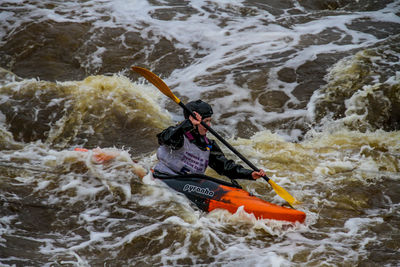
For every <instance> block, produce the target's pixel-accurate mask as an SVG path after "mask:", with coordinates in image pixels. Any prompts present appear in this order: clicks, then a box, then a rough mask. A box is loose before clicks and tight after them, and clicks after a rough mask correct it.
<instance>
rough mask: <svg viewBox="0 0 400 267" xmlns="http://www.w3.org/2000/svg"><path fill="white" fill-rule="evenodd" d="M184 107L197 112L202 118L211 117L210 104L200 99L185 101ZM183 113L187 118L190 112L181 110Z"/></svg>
mask: <svg viewBox="0 0 400 267" xmlns="http://www.w3.org/2000/svg"><path fill="white" fill-rule="evenodd" d="M186 107H187V108H188V109H189V110H191V111H192V112H193V111H196V112H197V113H199V114H200V115H201V118H202V119H205V118H208V117H211V115H212V114H213V110H212V108H211V106H210V105H209V104H207V103H206V102H203V101H201V100H200V99H199V100H196V101H192V102H189V103H187V104H186ZM183 115H184V116H185V119H187V118H189V115H190V114H189V113H188V112H187V111H186V110H183Z"/></svg>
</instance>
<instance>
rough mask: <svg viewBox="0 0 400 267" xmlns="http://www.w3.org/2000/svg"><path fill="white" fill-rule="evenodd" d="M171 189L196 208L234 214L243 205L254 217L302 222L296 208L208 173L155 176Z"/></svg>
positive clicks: (301, 213)
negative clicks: (273, 201) (257, 194)
mask: <svg viewBox="0 0 400 267" xmlns="http://www.w3.org/2000/svg"><path fill="white" fill-rule="evenodd" d="M156 178H157V179H160V180H162V181H163V182H164V183H166V184H167V185H168V186H169V187H171V188H172V189H174V190H176V191H178V192H181V193H183V194H184V195H185V196H186V197H187V198H188V199H189V200H191V201H192V202H193V203H194V204H196V206H197V207H199V208H200V209H201V210H203V211H207V212H210V211H212V210H215V209H225V210H227V211H229V212H231V213H235V212H236V211H237V209H238V208H239V207H241V206H243V208H244V210H245V211H246V212H247V213H252V214H254V216H255V217H256V218H257V219H273V220H279V221H287V222H292V223H295V222H299V223H303V222H304V220H305V218H306V214H305V213H304V212H302V211H300V210H295V209H292V208H287V207H282V206H279V205H276V204H273V203H270V202H268V201H265V200H262V199H260V198H258V197H256V196H253V195H251V194H250V193H249V192H247V191H245V190H243V189H241V188H238V187H237V186H236V185H234V184H230V183H227V182H224V181H221V180H218V179H215V178H212V177H209V176H205V175H199V174H188V175H179V176H168V177H164V176H156Z"/></svg>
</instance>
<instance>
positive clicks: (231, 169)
mask: <svg viewBox="0 0 400 267" xmlns="http://www.w3.org/2000/svg"><path fill="white" fill-rule="evenodd" d="M208 165H209V166H210V167H211V168H213V169H214V170H215V171H216V172H217V173H218V174H220V175H225V176H227V177H229V178H230V179H246V180H253V177H252V176H251V173H252V172H253V171H252V170H249V169H246V168H244V167H243V166H242V165H239V164H236V163H235V162H234V161H233V160H228V159H227V158H226V157H225V155H224V153H223V152H222V150H221V148H220V147H219V146H218V145H217V143H216V142H215V141H212V148H211V153H210V162H209V163H208Z"/></svg>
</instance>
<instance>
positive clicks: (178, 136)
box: [157, 120, 193, 149]
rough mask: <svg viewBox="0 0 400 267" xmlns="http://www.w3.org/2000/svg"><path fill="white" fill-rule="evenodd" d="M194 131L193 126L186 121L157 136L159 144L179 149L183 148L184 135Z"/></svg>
mask: <svg viewBox="0 0 400 267" xmlns="http://www.w3.org/2000/svg"><path fill="white" fill-rule="evenodd" d="M192 129H193V125H192V123H191V122H190V121H189V120H184V121H182V122H181V123H180V124H178V125H176V126H170V127H168V128H167V129H165V130H163V131H162V132H161V133H159V134H157V138H158V144H159V145H166V146H169V147H171V148H172V149H179V148H181V147H182V146H183V134H184V133H185V132H187V131H190V130H192Z"/></svg>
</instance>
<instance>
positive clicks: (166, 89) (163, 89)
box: [131, 66, 181, 104]
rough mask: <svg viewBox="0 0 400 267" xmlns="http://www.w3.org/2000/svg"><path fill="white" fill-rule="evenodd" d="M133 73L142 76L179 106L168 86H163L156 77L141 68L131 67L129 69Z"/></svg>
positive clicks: (161, 81)
mask: <svg viewBox="0 0 400 267" xmlns="http://www.w3.org/2000/svg"><path fill="white" fill-rule="evenodd" d="M131 68H132V70H133V71H134V72H137V73H139V74H140V75H142V76H143V77H144V78H145V79H146V80H148V81H149V82H151V83H152V84H153V85H154V86H155V87H157V88H158V89H159V90H160V91H161V92H162V93H163V94H164V95H166V96H168V97H169V98H171V99H172V100H173V101H174V102H175V103H177V104H179V102H181V100H179V98H177V97H176V96H175V95H174V94H173V93H172V91H171V89H169V87H168V85H166V84H165V82H164V81H163V80H161V79H160V77H158V76H157V75H155V74H154V73H152V72H151V71H149V70H148V69H145V68H142V67H136V66H132V67H131Z"/></svg>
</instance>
